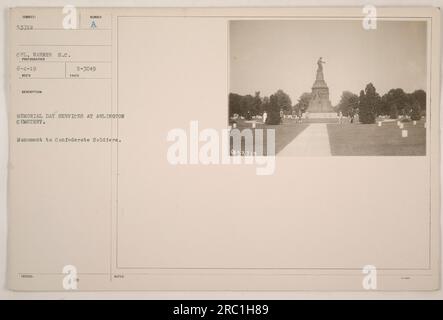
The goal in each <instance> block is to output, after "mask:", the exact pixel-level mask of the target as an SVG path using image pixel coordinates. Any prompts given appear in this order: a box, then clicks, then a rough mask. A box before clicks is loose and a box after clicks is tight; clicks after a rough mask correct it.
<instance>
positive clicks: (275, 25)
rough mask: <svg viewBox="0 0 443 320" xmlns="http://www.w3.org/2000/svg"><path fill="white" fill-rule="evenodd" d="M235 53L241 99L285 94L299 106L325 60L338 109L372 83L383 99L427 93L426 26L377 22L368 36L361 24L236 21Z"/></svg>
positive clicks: (234, 79) (235, 87) (235, 83)
mask: <svg viewBox="0 0 443 320" xmlns="http://www.w3.org/2000/svg"><path fill="white" fill-rule="evenodd" d="M230 53H231V56H230V72H231V73H230V91H231V92H234V93H239V94H253V93H254V92H255V91H260V92H261V95H262V96H268V95H270V94H272V93H274V92H275V91H277V90H278V89H283V90H284V91H285V92H287V93H288V94H289V95H290V97H291V99H292V102H293V104H295V103H296V102H297V100H298V97H299V96H300V94H301V93H303V92H310V91H311V87H312V84H313V83H314V80H315V74H316V70H317V60H318V58H319V57H320V56H321V57H323V60H324V61H326V64H325V65H324V75H325V80H326V83H327V84H328V86H329V92H330V99H331V102H332V104H333V105H335V104H337V103H338V101H339V99H340V95H341V93H342V92H343V91H344V90H348V91H352V92H354V93H356V94H358V93H359V92H360V90H361V89H364V87H365V86H366V84H368V83H369V82H372V83H373V84H374V86H375V88H376V89H377V92H378V93H380V94H384V93H386V92H387V91H388V90H389V89H392V88H403V89H404V90H405V91H406V92H412V91H414V90H416V89H423V90H426V22H423V21H421V22H420V21H414V22H408V21H407V22H404V21H378V22H377V29H376V30H369V31H367V30H365V29H363V27H362V23H361V21H324V20H322V21H320V20H317V21H312V20H311V21H300V20H299V21H294V20H293V21H284V20H280V21H275V20H273V21H270V20H268V21H266V20H255V21H251V20H249V21H232V22H231V24H230Z"/></svg>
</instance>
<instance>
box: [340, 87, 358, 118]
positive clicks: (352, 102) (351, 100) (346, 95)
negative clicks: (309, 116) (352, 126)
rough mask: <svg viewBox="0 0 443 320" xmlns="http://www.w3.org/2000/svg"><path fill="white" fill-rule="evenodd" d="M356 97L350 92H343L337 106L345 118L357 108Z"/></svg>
mask: <svg viewBox="0 0 443 320" xmlns="http://www.w3.org/2000/svg"><path fill="white" fill-rule="evenodd" d="M358 101H359V100H358V96H357V95H356V94H354V93H352V92H350V91H343V93H342V94H341V98H340V102H339V103H338V105H337V109H338V111H341V112H342V113H343V115H345V116H347V115H349V114H350V113H351V112H353V111H354V109H356V108H357V107H358Z"/></svg>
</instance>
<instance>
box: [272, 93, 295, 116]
mask: <svg viewBox="0 0 443 320" xmlns="http://www.w3.org/2000/svg"><path fill="white" fill-rule="evenodd" d="M274 96H275V99H276V103H277V105H278V106H279V108H280V109H281V110H283V111H286V112H292V102H291V98H290V97H289V95H288V94H287V93H286V92H284V91H283V90H281V89H279V90H278V91H277V92H276V93H275V94H274Z"/></svg>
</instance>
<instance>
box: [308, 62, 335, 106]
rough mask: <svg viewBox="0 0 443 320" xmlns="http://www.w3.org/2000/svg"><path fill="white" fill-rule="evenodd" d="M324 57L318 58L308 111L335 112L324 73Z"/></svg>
mask: <svg viewBox="0 0 443 320" xmlns="http://www.w3.org/2000/svg"><path fill="white" fill-rule="evenodd" d="M325 63H326V62H325V61H323V58H322V57H320V58H319V59H318V60H317V75H316V78H315V82H314V84H313V85H312V94H311V101H310V102H309V106H308V109H307V111H309V112H311V113H333V112H334V109H333V108H332V105H331V101H330V100H329V88H328V85H327V84H326V81H325V80H324V75H323V64H325Z"/></svg>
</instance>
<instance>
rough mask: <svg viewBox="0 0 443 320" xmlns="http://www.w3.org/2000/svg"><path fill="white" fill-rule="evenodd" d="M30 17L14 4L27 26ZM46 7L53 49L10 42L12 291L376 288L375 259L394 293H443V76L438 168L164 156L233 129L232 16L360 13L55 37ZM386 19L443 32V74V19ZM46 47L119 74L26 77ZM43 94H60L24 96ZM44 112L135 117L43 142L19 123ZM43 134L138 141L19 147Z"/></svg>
mask: <svg viewBox="0 0 443 320" xmlns="http://www.w3.org/2000/svg"><path fill="white" fill-rule="evenodd" d="M33 10H34V11H33ZM29 12H35V9H15V10H12V11H11V26H14V25H16V24H17V23H19V22H20V21H19V20H20V16H21V15H24V14H27V13H29ZM37 13H38V14H37V16H38V19H39V20H38V21H37V23H41V24H40V26H41V29H42V30H38V31H35V33H36V34H37V35H38V37H31V36H30V35H29V33H28V34H27V33H23V32H17V31H16V30H14V29H13V28H11V38H10V43H11V51H10V52H11V54H10V56H11V63H10V67H11V69H10V70H11V78H10V81H11V91H10V94H11V104H10V106H11V107H10V114H9V115H10V120H11V121H10V124H11V126H10V171H9V227H10V229H9V230H10V236H9V239H10V241H9V251H8V258H9V285H10V287H11V288H12V289H19V290H62V286H61V285H62V279H63V276H64V275H63V274H62V273H61V271H62V269H63V266H64V265H67V264H72V265H75V266H76V267H77V269H78V271H79V273H80V279H81V282H80V285H79V289H81V290H103V289H110V290H246V291H250V290H282V291H284V290H362V287H361V280H362V274H361V269H362V267H363V266H364V265H367V264H372V265H375V266H376V267H377V268H378V270H379V281H378V285H379V289H381V290H429V289H436V288H438V287H439V279H438V274H439V272H438V270H439V166H438V163H439V108H438V101H439V82H438V81H439V79H438V76H435V77H433V78H432V79H431V77H429V87H428V91H427V92H428V93H430V94H428V96H430V99H429V100H428V101H430V102H432V103H431V104H430V107H428V110H429V111H430V112H428V113H427V114H428V119H427V121H428V123H429V124H430V125H429V126H428V132H427V150H428V152H427V156H425V157H329V158H326V157H325V158H322V157H318V158H295V157H293V158H279V157H277V158H276V171H275V174H274V175H272V176H257V175H256V174H255V166H251V165H237V166H223V165H220V166H202V165H189V166H171V165H170V164H169V163H168V162H167V161H166V152H167V148H168V147H169V145H170V144H169V143H168V142H167V141H166V136H167V133H168V131H169V130H171V129H174V128H183V129H185V130H188V126H189V122H190V121H191V120H198V121H199V125H200V128H201V129H203V128H217V129H222V128H224V127H225V126H226V123H227V93H228V92H229V73H228V70H229V68H228V54H229V51H228V43H229V42H228V40H229V39H228V34H229V33H228V27H229V23H228V22H229V20H230V19H254V18H257V17H261V18H263V17H264V18H270V17H282V16H284V17H285V18H291V19H297V18H302V17H305V18H306V17H309V16H312V15H315V16H317V17H319V16H320V17H321V16H325V17H326V16H334V17H342V16H343V17H344V18H352V17H359V16H361V10H360V9H316V10H312V9H192V10H191V9H189V10H187V11H183V10H178V9H82V10H81V11H80V13H81V14H84V15H85V16H88V15H92V14H102V15H104V16H109V20H104V21H109V25H107V24H106V26H107V27H105V26H103V30H96V31H94V32H95V33H91V32H90V31H89V30H78V31H75V32H72V31H71V33H70V34H69V35H67V34H66V31H65V30H62V31H61V32H60V31H59V30H57V31H54V30H47V29H48V28H50V26H51V25H52V22H54V23H55V22H56V21H57V19H58V18H59V15H60V12H59V9H39V10H37ZM378 13H379V15H380V16H381V17H390V18H392V17H411V15H412V16H413V17H415V18H420V19H424V20H426V21H428V26H429V31H431V28H432V32H429V33H428V34H429V47H428V48H429V56H428V57H429V70H432V72H433V74H434V75H435V74H438V73H439V55H440V52H439V29H440V26H439V14H438V12H437V10H435V9H414V10H412V11H411V10H408V9H380V10H379V11H378ZM184 15H185V16H186V17H184ZM106 23H107V22H106ZM44 24H47V26H46V27H45V26H44ZM48 26H49V27H48ZM159 31H161V33H160V32H159ZM160 34H161V36H160ZM45 43H46V44H48V43H52V44H59V45H60V44H63V45H71V44H72V43H75V44H76V45H77V47H81V46H80V44H81V45H84V46H87V47H88V49H87V50H83V51H82V50H81V49H78V50H79V51H78V52H77V56H76V58H77V59H78V60H77V61H80V59H86V58H85V57H87V59H89V61H90V62H94V63H97V62H100V63H109V68H110V70H109V72H107V71H103V74H104V78H105V79H55V80H54V79H32V80H22V79H18V78H17V77H16V73H15V69H14V66H15V64H14V63H15V62H14V59H15V55H14V54H13V53H14V52H15V51H16V50H17V48H18V47H21V46H23V44H27V45H32V46H38V45H41V44H45ZM431 43H432V47H431V46H430V44H431ZM43 47H44V46H43ZM103 48H109V51H108V50H106V49H103ZM52 68H56V67H52ZM105 69H106V68H105ZM48 72H49V74H54V72H55V73H56V72H58V71H57V70H56V69H54V70H49V71H48ZM31 83H32V84H31ZM29 86H32V87H33V88H37V87H38V88H43V90H44V94H42V95H38V96H32V97H23V96H22V95H20V94H19V92H20V90H23V89H25V88H29ZM165 97H167V99H165ZM428 105H429V104H428ZM151 106H160V107H157V108H152V107H151ZM29 110H39V111H38V112H42V113H51V112H73V110H75V112H79V113H81V112H83V113H89V112H94V113H109V112H117V113H124V114H125V119H123V120H119V121H118V122H117V120H113V121H100V122H97V121H94V122H89V123H88V122H84V121H83V122H82V121H77V122H76V121H66V122H60V121H57V122H48V124H47V125H46V126H44V127H42V128H39V129H37V130H39V131H38V133H36V129H35V128H34V127H23V126H21V127H17V126H14V125H13V124H14V122H15V114H16V113H20V112H23V113H25V112H29ZM36 134H38V135H43V136H45V135H51V136H63V137H64V136H97V137H101V136H111V137H115V136H118V137H119V138H120V139H122V142H121V143H118V144H115V143H114V144H107V143H102V144H43V145H42V144H29V143H28V144H17V143H15V140H16V138H17V137H19V136H31V135H36ZM31 159H32V161H31ZM349 167H353V168H356V169H355V170H352V171H351V172H350V171H349V169H348V168H349ZM363 167H364V168H365V170H358V168H363ZM297 168H305V169H304V170H297ZM411 181H413V182H414V183H411ZM342 194H352V195H353V196H352V201H349V199H348V198H343V197H342V196H341V195H342ZM368 194H370V195H371V196H370V197H368ZM374 198H375V199H377V201H373V199H374ZM242 199H250V200H251V201H242Z"/></svg>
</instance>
